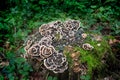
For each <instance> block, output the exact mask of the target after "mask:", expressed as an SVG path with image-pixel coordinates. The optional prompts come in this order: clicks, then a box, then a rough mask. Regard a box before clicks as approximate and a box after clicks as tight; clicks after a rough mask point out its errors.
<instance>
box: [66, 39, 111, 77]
mask: <svg viewBox="0 0 120 80" xmlns="http://www.w3.org/2000/svg"><path fill="white" fill-rule="evenodd" d="M85 43H89V44H90V45H92V46H93V47H94V48H93V50H91V51H88V50H84V49H83V48H81V47H78V46H74V51H76V52H77V51H79V53H80V57H79V61H80V62H81V63H86V64H87V69H88V71H87V74H88V75H91V76H92V74H93V70H98V71H100V70H103V69H104V67H105V66H106V65H105V64H104V63H103V62H102V59H103V57H104V56H105V55H106V54H110V55H111V56H112V52H111V49H110V46H109V44H108V42H107V41H106V40H105V39H104V38H103V39H102V41H96V40H93V39H91V37H88V38H87V39H86V40H85ZM98 44H99V45H98ZM66 56H67V60H68V62H69V64H70V65H72V60H71V58H70V53H66Z"/></svg>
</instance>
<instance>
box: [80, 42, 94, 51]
mask: <svg viewBox="0 0 120 80" xmlns="http://www.w3.org/2000/svg"><path fill="white" fill-rule="evenodd" d="M82 48H83V49H85V50H92V49H93V48H94V47H93V46H92V45H90V44H89V43H84V44H83V45H82Z"/></svg>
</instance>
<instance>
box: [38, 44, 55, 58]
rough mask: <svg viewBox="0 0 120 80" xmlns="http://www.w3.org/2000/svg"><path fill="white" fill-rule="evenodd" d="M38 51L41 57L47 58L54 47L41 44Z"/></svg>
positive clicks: (53, 50)
mask: <svg viewBox="0 0 120 80" xmlns="http://www.w3.org/2000/svg"><path fill="white" fill-rule="evenodd" d="M39 52H40V54H39V55H40V56H41V57H43V58H47V57H49V56H51V55H52V54H53V53H54V52H55V49H54V47H53V46H45V45H41V46H40V49H39Z"/></svg>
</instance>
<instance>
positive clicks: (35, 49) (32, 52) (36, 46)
mask: <svg viewBox="0 0 120 80" xmlns="http://www.w3.org/2000/svg"><path fill="white" fill-rule="evenodd" d="M39 49H40V45H39V44H37V43H36V44H33V45H32V46H31V47H30V48H29V49H28V50H27V54H28V55H31V56H39V54H40V52H39Z"/></svg>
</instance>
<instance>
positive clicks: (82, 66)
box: [25, 20, 114, 80]
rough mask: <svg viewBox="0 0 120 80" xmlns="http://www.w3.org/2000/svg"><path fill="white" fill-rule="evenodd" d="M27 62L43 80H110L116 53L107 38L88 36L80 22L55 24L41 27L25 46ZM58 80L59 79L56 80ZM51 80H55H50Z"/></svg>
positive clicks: (59, 22)
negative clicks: (110, 68)
mask: <svg viewBox="0 0 120 80" xmlns="http://www.w3.org/2000/svg"><path fill="white" fill-rule="evenodd" d="M25 51H26V54H25V58H26V59H27V60H28V62H29V63H30V64H31V65H32V66H33V68H34V71H35V72H41V70H42V71H43V72H44V73H45V74H46V75H44V78H43V79H48V80H49V79H50V78H51V76H52V77H57V78H58V80H80V79H81V80H93V79H99V78H101V77H103V78H104V77H106V76H107V73H106V72H107V64H106V62H107V61H108V60H113V62H114V56H113V54H112V50H111V48H110V46H109V44H108V42H107V40H106V37H105V36H102V35H100V34H99V35H98V34H94V33H91V32H84V31H83V29H82V27H81V25H80V22H79V21H77V20H68V21H65V22H61V21H55V22H50V23H48V24H43V25H41V26H40V28H39V30H38V31H36V33H34V34H32V35H30V36H29V37H28V39H27V40H26V42H25ZM55 79H56V78H55ZM50 80H51V79H50Z"/></svg>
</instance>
